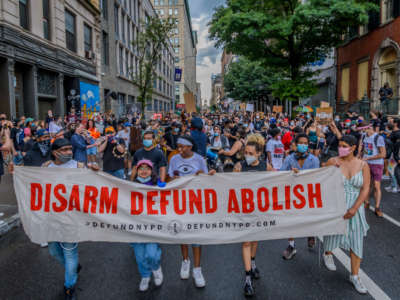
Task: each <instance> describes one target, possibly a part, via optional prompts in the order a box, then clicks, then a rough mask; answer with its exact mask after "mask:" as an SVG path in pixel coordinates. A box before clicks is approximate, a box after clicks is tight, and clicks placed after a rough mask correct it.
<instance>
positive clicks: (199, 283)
mask: <svg viewBox="0 0 400 300" xmlns="http://www.w3.org/2000/svg"><path fill="white" fill-rule="evenodd" d="M193 279H194V285H195V286H196V287H198V288H203V287H205V286H206V280H205V279H204V276H203V273H202V272H201V267H198V268H193Z"/></svg>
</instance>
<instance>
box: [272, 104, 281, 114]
mask: <svg viewBox="0 0 400 300" xmlns="http://www.w3.org/2000/svg"><path fill="white" fill-rule="evenodd" d="M282 111H283V106H282V105H274V106H273V107H272V112H274V113H281V112H282Z"/></svg>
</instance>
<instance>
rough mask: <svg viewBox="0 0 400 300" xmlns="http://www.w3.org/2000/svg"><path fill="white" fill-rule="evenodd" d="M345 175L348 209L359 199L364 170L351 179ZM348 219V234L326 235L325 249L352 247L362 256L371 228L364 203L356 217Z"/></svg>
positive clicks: (352, 249) (354, 251) (356, 253)
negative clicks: (365, 240) (364, 243)
mask: <svg viewBox="0 0 400 300" xmlns="http://www.w3.org/2000/svg"><path fill="white" fill-rule="evenodd" d="M343 177H344V192H345V196H346V203H347V209H349V208H351V207H352V206H353V205H354V203H355V202H356V201H357V198H358V196H359V194H360V189H361V188H362V186H363V182H364V177H363V171H362V170H361V171H360V172H358V173H357V174H356V175H354V176H353V177H352V178H350V179H347V178H346V177H345V176H344V175H343ZM347 221H348V222H347V235H330V236H325V237H324V249H325V251H332V250H334V249H336V248H339V247H340V248H343V249H346V250H350V249H351V251H353V253H354V254H355V255H357V256H358V257H359V258H362V257H363V242H364V237H365V236H367V231H368V229H369V226H368V224H367V220H366V219H365V209H364V203H363V204H361V206H360V207H359V209H358V210H357V212H356V214H355V215H354V217H353V218H351V219H349V220H347Z"/></svg>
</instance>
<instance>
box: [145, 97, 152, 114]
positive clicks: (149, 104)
mask: <svg viewBox="0 0 400 300" xmlns="http://www.w3.org/2000/svg"><path fill="white" fill-rule="evenodd" d="M146 102H147V105H146V110H147V111H151V110H152V109H153V103H152V102H153V101H152V100H151V99H147V101H146Z"/></svg>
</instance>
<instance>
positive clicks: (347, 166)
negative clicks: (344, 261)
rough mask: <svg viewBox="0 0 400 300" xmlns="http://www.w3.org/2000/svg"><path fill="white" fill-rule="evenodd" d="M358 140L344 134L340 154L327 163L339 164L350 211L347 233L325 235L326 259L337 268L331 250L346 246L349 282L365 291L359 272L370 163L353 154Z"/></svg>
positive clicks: (328, 263)
mask: <svg viewBox="0 0 400 300" xmlns="http://www.w3.org/2000/svg"><path fill="white" fill-rule="evenodd" d="M356 149H357V140H356V138H355V137H354V136H351V135H345V136H343V137H342V139H341V140H340V142H339V157H334V158H331V159H330V160H329V161H328V163H327V166H337V167H339V168H340V170H341V172H342V174H343V178H344V192H345V199H346V205H347V212H346V214H345V215H344V216H343V218H344V219H345V220H347V222H348V225H347V234H346V235H332V236H325V237H324V250H325V253H324V254H323V260H324V263H325V266H326V267H327V268H328V270H330V271H336V266H335V262H334V260H333V253H332V251H333V250H334V249H336V248H339V247H340V248H343V249H346V250H349V251H350V259H351V275H350V282H351V283H352V284H353V286H354V288H355V289H356V290H357V292H359V293H360V294H366V293H367V289H366V287H365V286H364V285H363V283H362V282H361V279H360V277H359V275H358V273H359V270H360V264H361V259H362V257H363V241H364V237H366V235H367V231H368V229H369V226H368V224H367V221H366V218H365V209H364V203H365V201H366V200H367V198H368V195H369V186H370V180H371V175H370V169H369V166H368V164H367V163H365V162H364V161H362V160H361V159H359V158H357V157H356V156H355V155H354V152H355V150H356Z"/></svg>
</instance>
